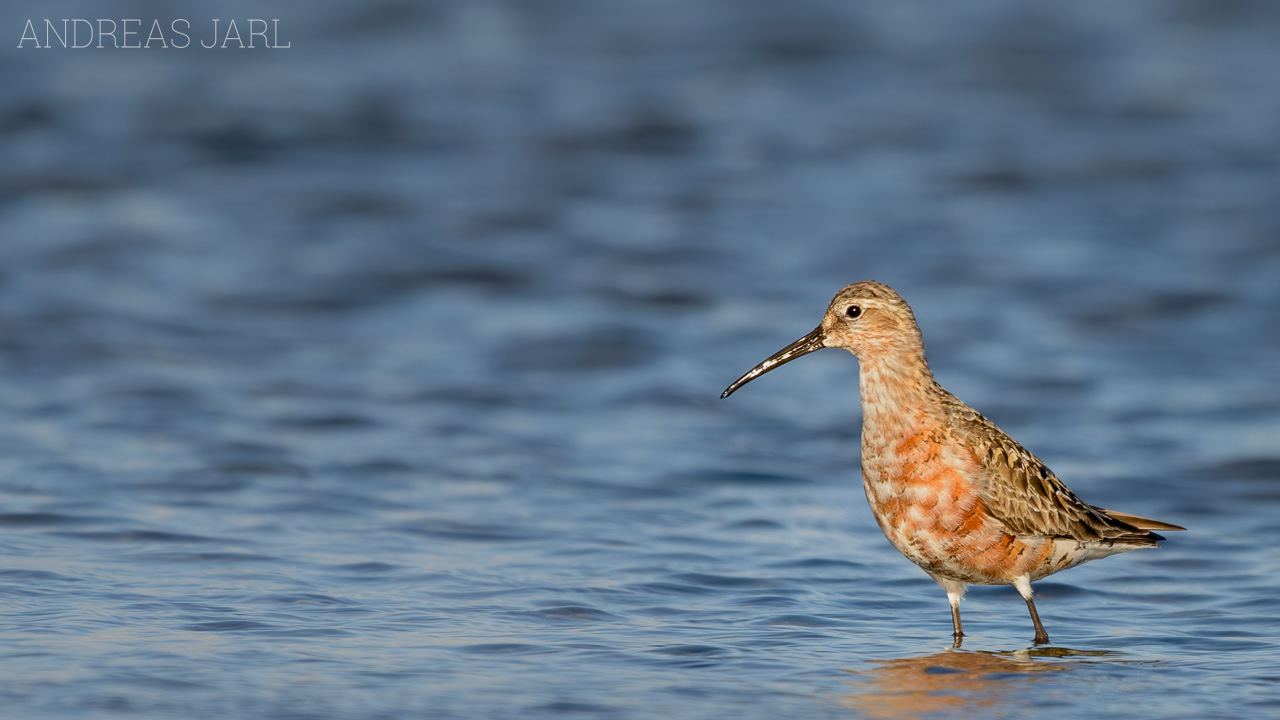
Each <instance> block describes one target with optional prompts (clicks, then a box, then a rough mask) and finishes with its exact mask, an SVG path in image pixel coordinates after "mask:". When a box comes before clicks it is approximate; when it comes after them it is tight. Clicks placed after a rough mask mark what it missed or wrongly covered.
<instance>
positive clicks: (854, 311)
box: [844, 305, 862, 318]
mask: <svg viewBox="0 0 1280 720" xmlns="http://www.w3.org/2000/svg"><path fill="white" fill-rule="evenodd" d="M844 314H845V315H848V316H849V317H851V318H856V317H858V316H860V315H862V308H860V307H858V306H857V305H850V306H849V307H848V308H847V309H845V311H844Z"/></svg>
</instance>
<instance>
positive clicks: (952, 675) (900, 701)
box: [839, 647, 1115, 718]
mask: <svg viewBox="0 0 1280 720" xmlns="http://www.w3.org/2000/svg"><path fill="white" fill-rule="evenodd" d="M1114 654H1115V653H1112V652H1110V651H1105V650H1069V649H1067V648H1059V647H1050V648H1035V649H1031V650H1018V651H1013V652H966V651H962V650H947V651H945V652H940V653H937V654H935V655H925V656H922V657H910V658H899V659H896V660H875V661H872V662H874V663H875V664H876V665H878V667H875V668H872V669H870V670H863V671H857V670H850V671H849V673H850V674H851V675H855V676H857V680H855V681H854V682H852V683H849V684H850V685H851V686H852V687H853V688H854V692H852V693H850V694H848V695H844V696H842V697H841V698H839V700H840V704H841V705H845V706H847V707H851V708H855V709H857V710H858V711H859V712H860V713H861V714H862V715H865V716H866V717H868V718H916V717H921V716H924V715H929V714H931V713H938V712H944V711H945V712H946V713H948V714H949V715H965V714H967V713H966V711H972V712H975V713H977V712H982V711H984V710H985V709H987V708H990V707H992V706H995V705H997V704H1002V703H1003V702H1004V701H1005V699H1006V696H1007V695H1008V694H1010V693H1011V692H1014V691H1016V690H1018V689H1020V688H1023V687H1024V686H1026V685H1027V684H1030V683H1036V682H1040V681H1042V680H1043V679H1045V678H1047V677H1050V676H1052V675H1055V674H1057V673H1061V672H1067V671H1069V670H1071V669H1072V668H1074V667H1077V666H1078V665H1080V663H1079V662H1054V661H1053V660H1054V659H1060V658H1071V657H1079V656H1088V657H1099V656H1107V655H1114Z"/></svg>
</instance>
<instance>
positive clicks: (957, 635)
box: [947, 594, 964, 648]
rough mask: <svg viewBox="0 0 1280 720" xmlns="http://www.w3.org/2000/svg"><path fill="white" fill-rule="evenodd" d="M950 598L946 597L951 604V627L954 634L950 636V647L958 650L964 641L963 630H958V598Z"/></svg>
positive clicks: (949, 596)
mask: <svg viewBox="0 0 1280 720" xmlns="http://www.w3.org/2000/svg"><path fill="white" fill-rule="evenodd" d="M952 597H953V596H951V595H950V594H948V596H947V600H948V601H950V602H951V627H952V628H954V629H955V632H953V633H952V635H951V637H952V640H953V641H954V642H952V643H951V647H953V648H958V647H960V643H961V641H962V640H963V639H964V630H962V629H961V628H960V598H958V597H957V598H954V599H952Z"/></svg>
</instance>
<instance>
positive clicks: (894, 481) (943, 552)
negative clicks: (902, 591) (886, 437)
mask: <svg viewBox="0 0 1280 720" xmlns="http://www.w3.org/2000/svg"><path fill="white" fill-rule="evenodd" d="M971 458H972V455H971V454H968V453H963V454H962V453H954V452H950V451H949V448H948V445H947V443H945V442H944V441H942V438H938V437H936V436H933V437H931V436H929V435H928V434H924V433H919V434H913V435H911V436H908V437H905V438H903V439H902V440H901V441H900V442H898V443H896V444H894V445H893V446H892V448H891V449H890V451H889V452H881V453H875V454H873V455H872V456H871V457H867V453H866V452H864V458H863V483H864V486H865V489H866V491H867V500H868V502H870V504H871V509H872V512H873V513H874V514H875V517H876V522H878V523H879V525H880V528H881V529H882V530H883V531H884V534H885V536H886V537H888V539H889V541H890V542H891V543H892V544H893V545H894V547H896V548H897V549H898V550H899V551H900V552H902V554H903V555H905V556H907V558H908V559H910V560H911V561H913V562H915V563H916V564H917V565H919V566H921V567H922V568H924V569H925V570H926V571H928V572H931V573H934V574H936V575H941V576H943V577H948V578H951V579H955V580H960V581H963V582H969V583H978V584H1004V583H1009V582H1012V580H1013V578H1015V577H1018V576H1020V575H1024V574H1027V573H1028V572H1029V571H1030V570H1031V569H1032V568H1034V567H1036V566H1037V565H1039V564H1040V563H1041V562H1043V561H1044V559H1045V555H1046V554H1047V553H1049V552H1050V551H1051V547H1050V546H1049V543H1047V542H1044V541H1042V540H1040V539H1037V538H1020V537H1017V536H1014V535H1011V534H1010V533H1008V532H1007V531H1006V530H1005V528H1004V526H1003V525H1002V524H1001V523H1000V521H999V520H998V519H997V518H995V517H993V516H992V515H991V512H990V510H989V509H988V508H987V506H986V504H985V503H983V502H982V498H981V497H980V496H979V494H978V492H977V490H976V488H975V486H974V482H973V480H972V479H971V478H972V477H974V473H975V472H977V471H978V470H979V468H977V467H972V465H973V462H972V460H971Z"/></svg>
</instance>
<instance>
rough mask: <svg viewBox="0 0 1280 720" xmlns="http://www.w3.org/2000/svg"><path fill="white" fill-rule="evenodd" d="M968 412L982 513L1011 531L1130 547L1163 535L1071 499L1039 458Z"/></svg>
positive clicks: (1061, 484)
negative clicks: (984, 507)
mask: <svg viewBox="0 0 1280 720" xmlns="http://www.w3.org/2000/svg"><path fill="white" fill-rule="evenodd" d="M974 415H975V416H976V417H972V418H968V420H969V422H967V423H966V424H967V425H968V426H969V427H968V428H967V430H968V431H969V432H972V433H974V435H971V437H979V438H981V440H980V441H979V442H978V443H977V446H976V447H974V448H973V450H974V459H975V460H976V461H977V464H978V466H979V468H980V470H979V473H978V474H979V477H978V478H976V480H977V482H976V483H975V486H976V489H977V491H978V495H979V497H981V498H982V501H983V503H984V504H985V505H986V506H987V509H988V511H989V512H990V513H991V515H992V516H993V517H994V518H996V519H997V520H999V521H1000V522H1001V523H1002V524H1003V525H1004V526H1005V528H1006V529H1007V530H1008V531H1009V532H1010V533H1011V534H1013V535H1040V536H1048V537H1062V538H1072V539H1075V540H1081V541H1095V542H1099V541H1100V542H1110V543H1122V544H1132V545H1155V544H1156V542H1157V541H1158V540H1163V539H1164V538H1162V537H1160V536H1159V535H1156V534H1155V533H1152V532H1149V531H1148V529H1146V528H1144V527H1143V526H1141V525H1137V524H1134V523H1131V522H1129V521H1128V519H1129V518H1132V519H1134V520H1138V519H1139V518H1137V517H1136V516H1132V515H1124V514H1123V513H1115V514H1112V513H1109V512H1106V511H1102V510H1100V509H1099V508H1095V507H1093V506H1092V505H1089V504H1088V503H1086V502H1084V501H1083V500H1081V499H1080V498H1078V497H1076V495H1075V493H1073V492H1071V490H1070V489H1069V488H1068V487H1067V486H1066V485H1064V484H1063V483H1062V481H1061V480H1059V479H1058V477H1057V476H1056V475H1054V474H1053V471H1052V470H1050V469H1049V468H1048V467H1047V466H1045V464H1044V463H1043V462H1041V461H1040V459H1039V458H1037V457H1036V456H1035V455H1032V454H1031V453H1030V452H1027V450H1026V449H1025V448H1023V447H1022V446H1021V445H1019V444H1018V442H1017V441H1015V440H1014V439H1013V438H1011V437H1009V436H1008V435H1007V434H1005V432H1004V431H1003V430H1001V429H1000V428H998V427H996V426H995V424H994V423H992V422H991V421H990V420H987V419H986V418H985V417H982V416H981V415H978V414H977V413H974ZM1147 522H1151V521H1147ZM1161 525H1162V526H1163V525H1164V524H1163V523H1161ZM1172 527H1173V526H1168V528H1167V529H1172Z"/></svg>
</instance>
